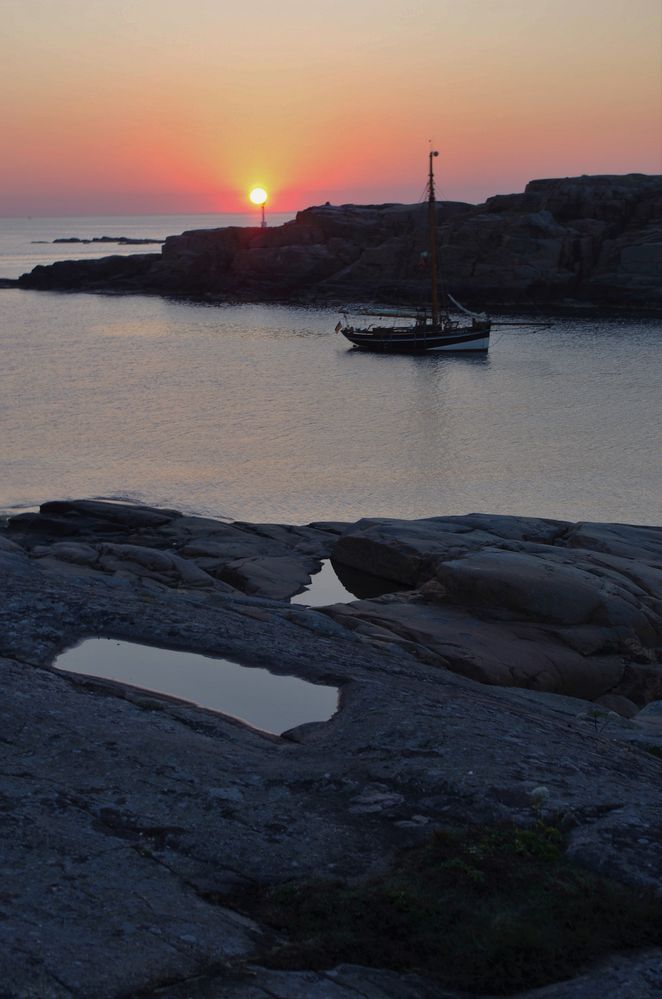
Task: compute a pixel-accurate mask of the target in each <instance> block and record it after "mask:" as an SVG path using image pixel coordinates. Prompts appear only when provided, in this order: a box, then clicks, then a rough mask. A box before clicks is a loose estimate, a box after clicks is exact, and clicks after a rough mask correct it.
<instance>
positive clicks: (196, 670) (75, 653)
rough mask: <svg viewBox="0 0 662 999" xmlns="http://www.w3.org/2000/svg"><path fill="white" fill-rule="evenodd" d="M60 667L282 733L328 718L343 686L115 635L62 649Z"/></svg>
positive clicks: (277, 733) (335, 705)
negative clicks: (171, 698)
mask: <svg viewBox="0 0 662 999" xmlns="http://www.w3.org/2000/svg"><path fill="white" fill-rule="evenodd" d="M53 665H54V666H55V668H56V669H59V670H65V671H66V672H70V673H80V674H82V675H84V676H94V677H99V678H103V679H105V680H114V681H116V682H118V683H124V684H126V685H127V686H130V687H136V688H138V689H140V690H146V691H151V692H153V693H157V694H165V695H167V696H169V697H176V698H177V699H178V700H181V701H187V702H189V703H190V704H195V705H197V706H198V707H203V708H208V709H209V710H211V711H219V712H222V713H223V714H225V715H230V716H231V717H233V718H238V719H239V720H240V721H243V722H245V723H246V724H247V725H250V726H251V727H252V728H257V729H261V730H262V731H265V732H272V733H274V734H275V735H280V734H281V733H282V732H285V731H287V729H289V728H294V727H295V726H296V725H303V724H304V723H305V722H319V721H328V720H329V718H331V717H332V715H334V714H335V712H336V710H337V708H338V690H337V688H336V687H325V686H322V685H320V684H316V683H307V682H306V681H305V680H300V679H299V678H298V677H295V676H279V675H277V674H275V673H270V672H269V671H268V670H266V669H260V668H257V667H252V666H242V665H240V664H239V663H235V662H231V661H230V660H229V659H212V658H210V657H209V656H202V655H199V654H198V653H195V652H181V651H178V650H173V649H159V648H155V647H154V646H149V645H136V644H134V643H132V642H120V641H116V640H115V639H110V638H89V639H87V640H86V641H84V642H82V643H81V644H80V645H77V646H75V647H74V648H73V649H67V650H66V651H65V652H63V653H61V655H59V656H58V657H57V659H56V660H55V663H54V664H53Z"/></svg>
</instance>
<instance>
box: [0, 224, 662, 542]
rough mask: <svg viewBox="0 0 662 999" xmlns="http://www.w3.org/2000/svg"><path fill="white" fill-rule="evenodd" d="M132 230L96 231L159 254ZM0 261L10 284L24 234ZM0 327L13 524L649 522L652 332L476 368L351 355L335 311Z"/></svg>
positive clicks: (600, 325) (506, 338) (5, 500)
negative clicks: (66, 520)
mask: <svg viewBox="0 0 662 999" xmlns="http://www.w3.org/2000/svg"><path fill="white" fill-rule="evenodd" d="M166 219H167V217H166ZM13 221H16V222H17V224H18V222H19V221H21V222H22V221H23V220H13ZM130 221H131V220H127V221H125V224H124V225H121V224H120V223H119V222H118V220H114V221H113V223H112V225H111V224H110V223H109V224H108V225H104V226H103V228H101V229H100V226H99V220H93V221H92V222H90V227H89V229H88V230H87V231H88V232H92V231H93V230H95V231H94V233H93V234H94V235H104V234H110V235H129V236H130V235H133V234H136V235H143V236H149V235H150V231H149V230H148V227H147V223H146V220H145V219H142V220H136V219H134V220H133V231H130V226H129V222H130ZM180 221H181V226H180V229H184V228H194V227H196V225H195V221H194V220H191V219H190V218H189V219H187V218H182V219H181V220H180ZM191 221H193V222H194V224H193V225H191V224H189V223H190V222H191ZM56 223H57V224H56ZM56 223H54V221H53V220H49V226H51V227H52V228H51V229H49V231H55V229H57V231H58V233H59V234H60V235H65V236H66V235H78V234H80V232H72V231H67V229H68V228H69V229H71V227H67V226H65V225H64V224H63V222H62V220H56ZM170 225H171V229H172V231H177V228H176V227H175V228H172V223H170ZM19 228H20V227H19ZM45 228H46V227H45V226H43V225H42V227H41V228H39V227H37V228H36V229H35V230H34V231H32V230H31V238H35V239H38V238H48V237H45V236H44V235H43V233H44V231H45ZM120 230H122V231H120ZM153 231H155V230H153ZM33 232H34V235H33ZM37 233H39V234H40V235H37ZM5 235H6V234H5ZM1 243H2V240H0V244H1ZM2 245H3V246H4V250H5V255H4V257H2V255H1V254H0V275H2V276H10V275H9V274H8V273H7V266H9V262H11V261H12V260H14V264H16V258H17V257H19V256H20V255H21V253H22V252H23V250H24V251H25V252H26V253H27V252H28V251H27V249H26V247H27V243H26V239H25V228H23V230H22V235H21V234H18V235H17V234H16V233H15V234H14V236H13V237H12V238H11V239H10V238H9V236H7V235H6V238H5V241H4V244H2ZM21 247H22V248H23V249H22V250H21ZM37 249H39V251H40V252H43V253H44V254H46V255H47V251H50V250H52V249H53V248H52V247H44V246H43V245H41V246H37ZM70 249H71V248H69V249H67V252H70ZM75 249H76V255H77V256H91V255H92V254H91V253H90V252H89V251H90V250H91V247H90V246H87V245H84V246H76V248H75ZM125 249H126V250H127V251H129V250H130V251H132V252H135V247H132V248H125ZM145 249H146V250H149V249H150V248H149V247H146V248H145ZM157 249H158V248H157ZM58 252H59V251H58ZM108 252H109V251H108V248H107V247H104V248H103V253H104V254H107V253H108ZM113 252H114V251H113ZM3 260H4V263H5V267H4V268H3V265H2V263H3ZM0 315H1V317H2V323H1V327H0V346H1V349H2V365H1V367H0V413H1V418H2V422H1V426H2V433H1V435H0V468H1V472H2V474H1V477H0V507H2V508H3V509H4V510H8V509H14V510H15V509H20V508H24V507H29V506H33V505H36V504H38V503H40V502H43V501H44V500H46V499H54V498H71V497H83V496H85V497H89V496H106V497H112V498H120V499H127V500H135V501H141V502H146V503H151V504H156V505H159V504H161V505H168V506H174V507H177V508H179V509H183V510H186V511H190V512H198V513H202V514H206V515H210V516H220V517H228V518H233V519H234V518H238V519H246V520H274V521H281V522H291V523H304V522H308V521H310V520H321V519H339V520H351V521H353V520H356V519H357V518H358V517H361V516H376V515H382V516H396V517H422V516H433V515H448V514H464V513H468V512H471V511H484V512H491V513H505V514H524V515H533V516H543V517H558V518H562V519H571V520H579V519H591V520H616V521H626V522H630V523H647V524H655V523H660V522H662V499H661V497H662V469H661V463H660V461H659V455H660V452H661V450H662V448H661V444H662V440H661V434H660V426H661V425H662V420H661V417H662V412H661V408H662V407H661V404H660V392H659V385H660V383H661V381H662V349H661V348H662V332H661V330H660V323H659V320H655V319H650V320H643V319H637V320H628V319H611V320H607V319H604V320H579V319H569V318H568V319H559V320H554V323H553V326H552V328H551V329H548V330H540V329H538V330H535V329H516V328H506V329H503V330H501V331H496V332H495V334H494V335H493V342H492V346H491V349H490V352H489V354H488V355H487V356H478V355H477V356H473V357H472V356H470V355H455V356H454V355H451V354H445V355H443V354H442V355H435V356H423V357H406V356H403V357H398V356H379V355H370V354H364V353H358V352H356V351H353V350H350V349H348V345H347V343H346V341H345V340H344V339H343V338H342V337H340V336H335V335H334V333H333V328H334V326H335V323H336V321H337V315H336V313H335V312H334V311H333V310H331V309H326V308H320V309H304V308H294V307H293V308H290V307H285V306H271V305H268V306H267V305H221V306H213V305H204V304H195V303H189V302H183V301H176V300H168V299H162V298H157V297H148V296H138V295H136V296H108V295H68V294H57V293H50V292H48V293H47V292H33V291H19V290H15V289H7V290H2V291H0ZM504 318H505V317H504ZM533 318H539V317H533Z"/></svg>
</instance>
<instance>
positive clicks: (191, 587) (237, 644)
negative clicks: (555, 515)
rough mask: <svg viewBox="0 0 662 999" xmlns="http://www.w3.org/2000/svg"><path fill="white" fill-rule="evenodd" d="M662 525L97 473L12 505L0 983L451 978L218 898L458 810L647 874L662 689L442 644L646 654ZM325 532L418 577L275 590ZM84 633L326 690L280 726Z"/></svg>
mask: <svg viewBox="0 0 662 999" xmlns="http://www.w3.org/2000/svg"><path fill="white" fill-rule="evenodd" d="M661 542H662V533H661V531H660V530H659V529H655V528H638V527H630V526H623V525H598V524H579V525H573V524H568V523H564V522H561V521H549V520H537V519H534V518H509V517H488V516H485V515H482V516H481V515H472V516H468V517H459V518H429V519H427V520H424V521H418V522H413V523H411V522H404V521H399V522H397V521H388V520H370V521H362V522H360V523H359V524H355V525H343V524H334V523H316V524H311V525H307V526H304V527H291V526H287V525H277V524H262V525H251V524H245V523H232V524H230V523H224V522H219V521H214V520H210V519H207V518H199V517H192V516H186V515H182V514H181V513H179V512H177V511H175V510H160V509H156V508H149V507H139V506H134V505H123V504H116V503H109V502H101V501H70V502H56V503H46V504H44V505H43V506H42V507H41V510H40V512H39V513H38V514H24V515H22V516H17V517H14V518H12V519H11V520H10V521H9V523H7V524H6V525H0V579H1V580H2V592H3V599H2V601H1V602H0V676H1V677H2V686H3V697H2V701H1V702H0V747H1V749H2V756H3V765H2V775H1V777H0V804H1V806H2V815H3V822H2V824H1V825H0V848H1V849H2V854H3V858H4V860H5V865H4V875H3V877H4V880H3V891H2V895H1V897H0V912H1V915H2V918H1V919H0V940H1V941H2V948H1V949H0V954H1V956H0V970H1V973H2V983H3V991H4V993H5V994H7V995H8V996H17V997H18V996H21V997H22V996H40V997H45V999H46V997H48V999H50V997H53V999H69V997H73V996H80V995H94V996H99V997H100V999H111V997H117V996H121V995H127V996H128V995H145V996H147V995H156V994H164V995H166V994H167V995H168V996H172V997H173V999H175V997H180V999H183V997H185V996H200V997H201V999H202V997H205V996H209V997H211V996H221V995H223V996H236V997H237V999H239V997H247V996H254V997H255V999H266V997H267V996H276V995H277V996H282V997H283V999H285V997H287V999H290V997H296V996H301V997H302V999H303V997H304V996H306V997H308V996H320V997H322V996H324V997H326V996H334V997H335V996H337V997H338V999H353V997H355V996H357V995H361V996H365V997H370V999H384V997H385V996H396V995H397V996H403V997H408V999H434V997H441V996H446V997H448V999H460V997H459V996H458V994H457V993H456V992H454V991H447V990H445V989H443V988H440V987H439V985H438V984H437V983H432V982H430V981H427V980H425V979H424V978H421V977H419V976H417V975H415V974H410V973H406V972H403V971H388V970H383V969H379V968H373V969H370V968H363V967H361V966H359V965H356V964H353V965H347V964H345V965H340V966H339V967H337V968H331V969H327V970H317V969H315V970H311V969H308V968H302V967H300V966H299V967H297V969H296V970H293V971H289V970H280V971H275V970H273V969H268V968H265V967H263V966H262V965H261V964H260V962H259V961H257V960H256V955H257V954H259V953H260V951H261V950H263V949H264V942H265V940H268V941H271V942H273V940H274V932H275V931H274V930H273V928H272V927H268V926H266V925H262V924H261V923H260V922H259V921H257V922H256V921H254V920H253V919H248V918H247V917H246V916H242V915H240V914H239V913H237V912H236V911H234V909H233V908H228V907H227V904H225V903H226V900H227V898H228V896H231V897H237V895H240V894H241V892H242V891H245V892H248V891H250V890H251V886H252V885H254V884H255V883H265V882H266V883H274V882H275V883H280V882H283V881H288V880H292V879H294V880H297V879H302V878H307V877H311V876H316V877H319V876H325V877H328V878H331V879H355V878H361V877H364V876H365V875H366V874H369V873H372V872H379V871H381V870H383V869H384V867H385V865H388V863H389V862H390V859H391V858H392V857H393V856H394V855H395V854H396V852H397V851H399V850H401V849H403V848H404V849H407V848H408V847H411V846H414V845H417V844H420V843H421V842H424V841H426V840H427V839H428V838H429V837H430V836H431V835H432V834H433V833H434V832H436V831H438V830H444V829H446V828H448V827H449V826H450V827H453V826H458V825H460V826H462V825H467V826H471V825H480V826H484V825H485V824H490V823H504V822H508V823H510V822H513V823H515V824H517V825H518V826H528V827H529V828H531V827H535V825H536V823H537V822H538V821H539V820H541V819H542V820H543V822H545V823H548V824H553V825H558V827H559V828H560V829H561V830H562V831H563V835H564V837H565V849H566V854H567V857H568V858H570V859H571V860H572V861H573V862H574V863H576V864H580V865H582V866H584V867H587V868H591V869H594V870H598V871H601V872H604V873H609V874H610V875H611V876H613V877H616V878H619V879H621V880H623V881H625V882H629V883H631V884H634V885H637V886H652V887H653V888H655V889H656V890H659V883H660V878H661V877H662V838H661V837H660V829H662V796H661V793H660V775H661V774H662V762H661V761H660V755H661V754H662V724H661V723H660V719H661V718H662V710H661V705H660V703H659V702H658V703H656V702H655V701H651V703H649V704H648V705H647V706H646V707H645V708H644V709H643V710H641V711H639V712H638V713H636V714H634V717H633V718H631V719H625V718H621V717H620V716H619V715H618V714H615V713H614V712H613V710H612V709H611V708H610V707H609V702H608V703H607V704H606V705H605V706H604V707H603V706H602V705H600V704H599V703H597V702H596V701H594V700H592V701H586V700H582V699H580V698H576V697H568V696H564V695H561V694H558V693H550V692H546V691H548V690H550V689H552V688H551V687H550V686H549V685H547V686H546V687H545V684H543V683H540V682H539V681H538V679H537V678H534V682H530V678H531V676H532V675H533V674H532V673H529V674H528V675H527V674H525V673H524V674H523V679H522V682H523V683H524V684H525V685H527V686H529V687H535V688H537V689H517V688H516V687H513V686H507V687H500V686H495V685H490V682H478V683H477V682H475V680H474V679H472V678H471V676H470V675H468V673H469V671H468V670H464V669H461V670H459V672H463V673H464V674H465V675H458V672H454V670H455V669H457V664H458V662H459V661H460V660H462V659H463V658H464V660H465V661H466V660H468V659H469V658H470V657H473V661H474V663H475V664H476V665H477V667H479V666H480V663H481V662H482V661H483V660H484V661H485V662H488V663H490V662H494V661H495V660H496V658H497V657H498V656H500V657H501V660H502V663H503V665H504V666H509V664H510V662H511V661H517V663H522V664H526V663H527V662H528V663H529V664H532V665H533V666H535V664H536V663H539V662H540V661H541V660H544V659H545V657H547V662H545V663H543V665H542V666H541V667H540V669H539V670H538V673H540V672H547V673H548V674H550V675H551V674H554V675H555V676H561V675H565V676H567V677H568V678H572V677H573V676H575V675H576V671H577V670H578V669H579V665H578V664H579V663H580V661H581V662H584V663H585V672H584V674H583V679H582V680H581V683H582V684H585V685H587V686H586V689H587V690H588V689H589V687H590V689H591V690H594V689H597V688H598V686H599V684H596V685H595V686H593V681H592V680H590V677H589V674H594V673H595V674H598V673H600V672H601V673H602V675H603V676H605V677H607V678H608V682H609V683H611V682H612V680H613V679H614V677H616V678H618V676H619V675H620V674H621V673H622V672H623V671H624V670H625V671H627V670H628V669H629V668H630V667H631V666H634V667H636V666H637V665H638V664H642V668H643V661H644V660H645V664H646V668H649V669H650V670H652V671H654V672H655V671H658V670H659V660H658V658H657V656H658V649H659V640H660V616H661V614H662V607H661V605H660V573H661V572H662V560H661ZM331 553H333V555H334V557H335V558H342V559H344V560H345V561H346V562H347V563H353V562H358V561H359V560H360V561H361V563H362V564H361V568H362V569H365V568H368V567H371V568H372V569H373V570H378V571H379V572H381V573H383V574H387V575H388V574H390V575H391V578H392V579H393V580H395V581H401V582H403V584H404V583H406V585H407V586H408V587H414V589H413V590H411V589H410V590H409V591H408V593H407V594H406V595H403V594H402V593H396V594H392V595H391V596H390V597H383V598H378V599H371V600H369V601H359V602H355V603H352V604H349V605H344V609H345V611H347V613H348V615H349V616H348V617H346V618H345V617H343V608H342V606H341V605H337V606H335V607H332V608H326V609H325V610H326V612H325V613H322V612H320V611H318V610H313V609H306V608H304V607H296V606H294V605H290V603H289V602H287V600H284V599H281V598H280V597H279V598H275V597H274V596H273V592H274V591H273V585H274V580H275V581H276V582H277V583H278V585H279V586H280V587H281V593H284V592H286V591H288V590H290V591H291V592H294V590H295V589H296V588H297V584H298V582H299V581H300V578H301V574H302V573H305V571H306V567H307V566H309V565H310V564H311V561H312V562H317V561H318V560H319V559H320V558H323V557H328V555H329V554H331ZM237 563H239V567H240V570H241V571H238V570H237ZM253 564H256V565H257V569H255V570H254V571H253V570H251V569H250V567H251V565H253ZM228 567H233V568H232V572H231V575H232V579H231V580H230V581H228V579H227V577H228V575H229V574H228V571H227V570H228ZM281 568H282V573H281V572H279V569H281ZM295 576H296V577H297V578H294V577H295ZM288 580H290V582H289V583H288ZM261 594H264V595H261ZM341 622H342V623H341ZM345 625H348V626H347V627H346V626H345ZM88 636H106V637H110V638H116V639H120V638H122V639H126V640H129V641H136V642H143V643H147V644H151V645H155V646H158V647H170V648H178V649H188V650H191V651H196V652H202V653H206V654H208V655H212V656H215V657H222V656H228V657H230V658H233V659H236V660H238V661H239V662H242V663H243V664H245V665H246V666H257V665H259V666H263V667H264V666H266V667H268V668H270V669H271V670H272V671H274V672H276V673H288V674H293V675H295V676H298V677H301V678H304V679H307V680H309V681H311V682H313V683H321V684H333V685H335V686H338V687H340V689H341V701H340V707H339V710H338V712H337V713H336V715H334V717H333V718H332V719H331V720H330V721H329V722H326V723H324V724H319V723H318V724H312V725H304V726H300V727H299V728H298V729H295V730H291V731H290V732H285V733H284V734H283V735H282V736H281V737H276V736H273V735H272V736H270V735H267V734H265V733H261V732H258V731H256V730H254V729H251V728H249V727H248V726H246V725H244V724H241V723H240V722H238V721H237V720H236V719H231V718H228V717H227V716H225V715H222V714H214V713H212V712H209V711H205V710H202V709H199V708H196V707H194V706H192V705H187V704H183V703H180V702H176V701H173V700H171V699H168V698H165V697H160V696H159V695H158V694H155V693H146V692H144V691H138V690H135V689H131V688H125V687H121V686H120V685H117V684H109V683H106V682H104V681H100V680H94V679H91V678H87V679H86V678H84V677H81V676H75V675H71V674H65V673H61V672H59V671H58V670H57V669H54V668H53V663H54V661H55V658H56V656H57V655H58V653H59V652H60V651H61V650H62V649H64V648H66V647H68V646H70V645H72V644H74V643H76V642H78V641H80V640H81V639H84V638H85V637H88ZM442 646H443V648H442ZM565 655H567V656H568V657H570V658H563V657H564V656H565ZM572 657H574V658H572ZM444 663H447V666H448V667H449V668H444ZM550 663H552V665H550ZM490 669H491V667H490ZM534 672H535V670H534ZM487 673H488V669H486V670H485V676H483V677H480V679H481V680H488V681H489V680H490V678H489V677H488V675H487ZM536 676H537V674H536ZM587 677H588V679H587ZM497 679H498V678H497ZM493 682H494V679H492V681H491V683H493ZM506 682H507V683H509V684H510V683H513V682H516V677H515V676H514V674H512V673H510V674H509V675H508V677H507V678H506ZM569 682H570V681H569ZM571 682H573V683H576V681H575V680H571ZM619 683H620V681H619V682H617V683H616V685H615V687H614V688H613V689H617V688H618V687H619ZM541 688H543V689H541ZM555 689H559V688H558V687H557V688H555ZM607 696H610V695H607ZM611 696H614V695H613V694H612V695H611ZM622 700H623V695H622V694H621V695H620V698H616V699H615V700H613V701H612V702H611V704H612V705H615V706H616V707H618V706H619V705H621V701H622ZM621 706H622V705H621ZM629 712H630V713H632V710H631V707H630V708H629ZM661 968H662V956H661V954H660V952H659V951H651V952H648V953H643V954H642V953H636V954H633V955H630V956H618V955H616V956H613V957H612V958H610V959H608V960H607V961H605V962H604V963H603V964H601V965H600V966H599V967H597V968H593V969H591V968H588V969H584V971H583V972H582V974H581V975H580V976H579V977H578V978H577V979H576V980H566V981H563V982H560V983H558V984H557V985H549V986H546V987H545V988H544V989H542V990H534V991H533V992H528V993H526V995H527V996H529V999H534V997H537V996H540V999H542V997H543V996H552V995H553V996H559V997H563V999H584V997H586V996H597V995H610V994H613V995H620V994H623V989H625V990H626V991H627V989H628V988H631V987H634V988H635V989H636V994H641V995H642V996H649V995H650V996H651V997H652V996H653V995H655V994H656V991H655V990H656V988H657V986H658V985H659V978H660V974H661V971H660V969H661ZM564 977H565V976H564ZM632 983H635V984H634V986H633V985H632ZM651 983H652V984H651ZM649 986H650V987H649Z"/></svg>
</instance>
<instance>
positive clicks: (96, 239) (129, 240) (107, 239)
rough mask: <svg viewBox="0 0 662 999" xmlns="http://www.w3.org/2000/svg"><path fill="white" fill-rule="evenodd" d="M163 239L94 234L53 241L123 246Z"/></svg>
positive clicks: (39, 240)
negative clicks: (90, 236) (83, 237)
mask: <svg viewBox="0 0 662 999" xmlns="http://www.w3.org/2000/svg"><path fill="white" fill-rule="evenodd" d="M33 242H34V243H47V242H48V240H47V239H35V240H33ZM163 242H164V240H162V239H148V238H147V237H140V238H136V237H133V236H93V237H92V238H91V239H82V238H81V237H80V236H59V237H58V238H57V239H54V240H53V243H119V244H121V245H122V246H143V245H144V244H146V243H163Z"/></svg>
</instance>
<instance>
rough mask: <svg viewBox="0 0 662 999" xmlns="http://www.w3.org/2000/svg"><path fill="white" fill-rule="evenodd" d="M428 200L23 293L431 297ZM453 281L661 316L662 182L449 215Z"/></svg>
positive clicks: (180, 248) (622, 181)
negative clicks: (654, 310)
mask: <svg viewBox="0 0 662 999" xmlns="http://www.w3.org/2000/svg"><path fill="white" fill-rule="evenodd" d="M426 210H427V208H426V206H425V205H378V206H355V205H341V206H334V205H323V206H319V207H314V208H308V209H306V210H305V211H302V212H299V213H298V215H297V217H296V219H295V220H294V221H292V222H289V223H286V224H285V225H283V226H280V227H277V228H271V229H269V228H267V229H254V228H238V227H228V228H224V229H201V230H195V231H191V232H185V233H182V234H181V235H179V236H170V237H169V238H168V239H167V240H166V242H165V244H164V246H163V250H162V253H161V254H160V255H159V254H141V255H136V256H135V257H110V258H106V259H105V260H100V261H67V262H61V263H57V264H53V265H51V266H49V267H37V268H35V269H34V270H33V271H32V272H31V273H30V274H25V275H23V276H22V277H21V278H20V280H19V284H20V285H21V286H22V287H26V288H61V289H63V290H88V291H89V290H118V291H152V292H158V293H162V294H183V295H205V296H213V297H218V298H220V299H224V298H239V299H299V300H301V299H304V300H313V299H317V300H320V299H321V300H324V299H326V300H330V299H338V298H344V299H347V300H354V301H358V300H363V301H366V300H374V301H420V300H421V299H425V296H426V291H427V286H428V277H427V273H426V267H425V261H424V258H422V257H421V251H422V250H424V249H425V247H426ZM438 218H439V233H438V237H439V249H440V259H441V267H442V273H443V277H444V281H445V283H446V284H447V286H448V287H449V289H450V290H452V291H453V292H454V293H456V294H458V295H460V296H464V297H466V298H467V299H468V300H469V301H473V302H475V303H476V304H480V305H483V306H485V307H489V306H490V305H498V304H517V305H526V304H529V303H534V302H535V303H538V304H541V305H547V306H554V305H560V304H564V303H572V302H575V303H578V304H585V305H596V306H611V305H617V306H631V307H639V308H662V176H646V175H642V174H629V175H627V176H621V177H618V176H598V177H575V178H566V179H561V180H535V181H531V182H530V183H529V184H528V185H527V187H526V189H525V191H524V192H523V193H521V194H512V195H498V196H496V197H493V198H489V199H488V200H487V201H486V202H485V204H483V205H479V206H472V205H467V204H462V203H457V202H442V203H440V205H439V207H438Z"/></svg>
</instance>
